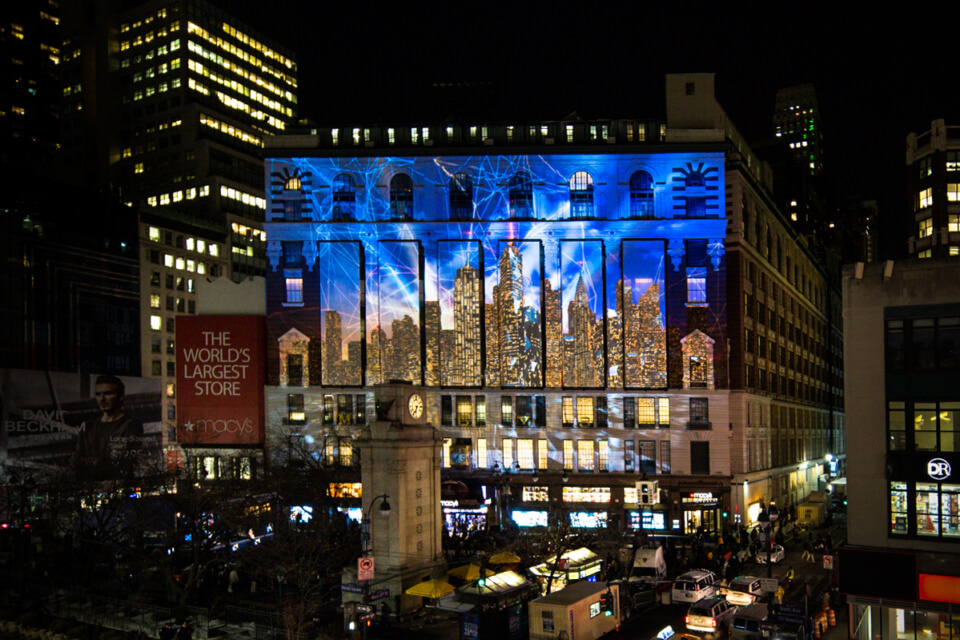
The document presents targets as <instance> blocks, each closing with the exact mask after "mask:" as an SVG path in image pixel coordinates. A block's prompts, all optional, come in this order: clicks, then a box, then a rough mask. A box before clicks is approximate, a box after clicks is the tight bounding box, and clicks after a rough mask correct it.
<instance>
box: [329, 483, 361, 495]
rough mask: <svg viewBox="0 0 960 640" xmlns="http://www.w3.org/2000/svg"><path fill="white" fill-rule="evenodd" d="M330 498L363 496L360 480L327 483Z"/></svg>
mask: <svg viewBox="0 0 960 640" xmlns="http://www.w3.org/2000/svg"><path fill="white" fill-rule="evenodd" d="M327 493H328V494H329V495H330V497H331V498H360V497H362V496H363V484H362V483H360V482H331V483H330V484H329V485H327Z"/></svg>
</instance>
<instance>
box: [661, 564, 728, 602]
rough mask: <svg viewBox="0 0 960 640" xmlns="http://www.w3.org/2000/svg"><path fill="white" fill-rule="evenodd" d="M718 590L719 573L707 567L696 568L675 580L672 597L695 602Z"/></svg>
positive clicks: (677, 600) (675, 599)
mask: <svg viewBox="0 0 960 640" xmlns="http://www.w3.org/2000/svg"><path fill="white" fill-rule="evenodd" d="M716 592H717V574H715V573H714V572H713V571H708V570H706V569H694V570H692V571H687V572H686V573H684V574H682V575H680V576H678V577H677V579H676V580H674V581H673V588H672V589H671V593H670V595H671V597H672V598H673V601H674V602H689V603H691V604H692V603H694V602H697V601H698V600H702V599H703V598H707V597H710V596H713V595H715V594H716Z"/></svg>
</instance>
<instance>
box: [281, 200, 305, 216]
mask: <svg viewBox="0 0 960 640" xmlns="http://www.w3.org/2000/svg"><path fill="white" fill-rule="evenodd" d="M302 210H303V202H302V201H301V200H297V199H295V198H291V199H289V200H284V201H283V219H284V220H287V221H296V220H299V219H300V215H301V212H302Z"/></svg>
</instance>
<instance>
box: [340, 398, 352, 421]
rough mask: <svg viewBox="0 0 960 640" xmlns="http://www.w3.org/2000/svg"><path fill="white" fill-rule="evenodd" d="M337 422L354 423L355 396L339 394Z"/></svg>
mask: <svg viewBox="0 0 960 640" xmlns="http://www.w3.org/2000/svg"><path fill="white" fill-rule="evenodd" d="M337 424H344V425H346V424H353V396H352V395H349V394H346V393H341V394H338V395H337Z"/></svg>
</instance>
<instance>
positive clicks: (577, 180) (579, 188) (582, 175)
mask: <svg viewBox="0 0 960 640" xmlns="http://www.w3.org/2000/svg"><path fill="white" fill-rule="evenodd" d="M570 217H571V218H592V217H593V177H592V176H591V175H590V174H589V173H587V172H586V171H577V172H576V173H575V174H573V177H572V178H570Z"/></svg>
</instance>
